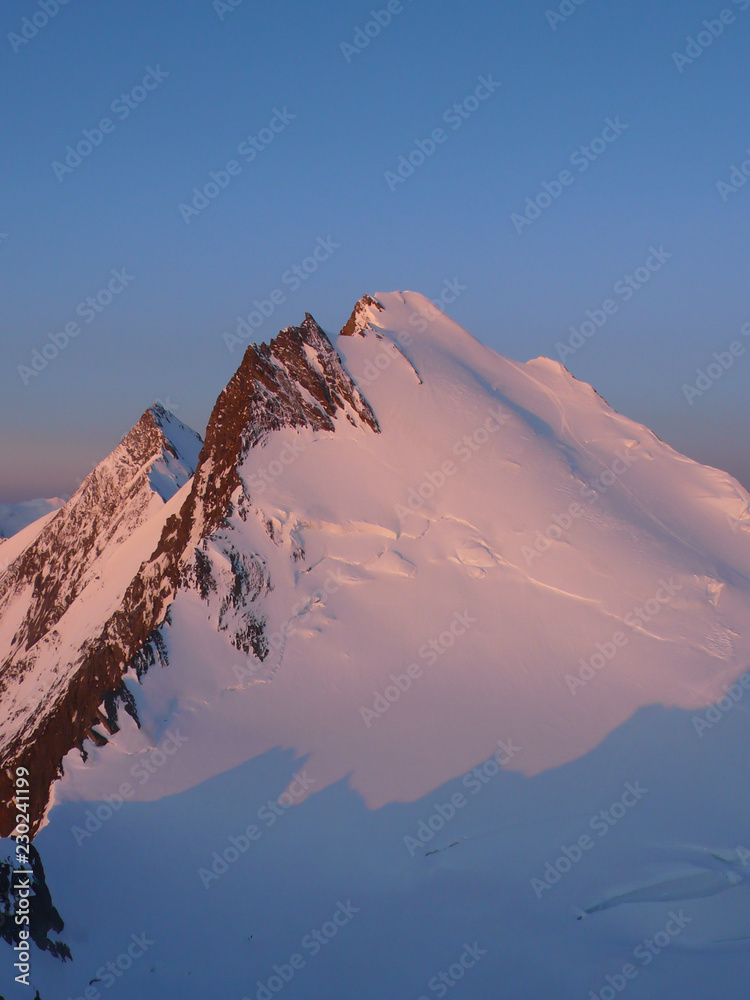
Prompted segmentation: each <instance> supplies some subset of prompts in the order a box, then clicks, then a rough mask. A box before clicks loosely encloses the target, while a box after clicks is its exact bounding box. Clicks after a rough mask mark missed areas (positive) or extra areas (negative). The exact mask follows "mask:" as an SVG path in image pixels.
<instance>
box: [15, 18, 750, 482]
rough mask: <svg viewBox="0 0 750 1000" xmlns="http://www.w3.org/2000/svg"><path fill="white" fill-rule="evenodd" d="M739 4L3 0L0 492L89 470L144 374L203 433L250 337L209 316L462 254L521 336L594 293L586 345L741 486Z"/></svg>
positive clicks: (425, 281)
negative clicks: (708, 371) (228, 337)
mask: <svg viewBox="0 0 750 1000" xmlns="http://www.w3.org/2000/svg"><path fill="white" fill-rule="evenodd" d="M45 6H46V9H47V13H46V14H45V12H44V8H45ZM743 7H748V8H750V0H740V2H738V3H735V2H733V0H726V3H725V6H723V3H722V0H682V2H680V3H679V4H677V3H671V4H668V3H654V2H653V0H630V2H628V3H627V4H621V3H614V2H613V0H584V2H583V3H579V4H575V3H574V2H573V0H563V3H562V4H561V5H559V6H556V5H554V4H552V3H548V2H546V0H515V2H514V0H509V2H505V3H498V2H497V0H492V2H490V0H474V2H473V3H471V4H460V3H457V2H455V0H454V2H449V0H403V2H402V3H399V2H398V0H391V4H390V10H388V4H387V0H386V2H383V0H377V2H375V3H374V4H373V3H371V2H363V3H361V4H360V3H357V2H353V0H327V2H326V3H325V4H310V3H302V2H300V0H279V2H276V3H273V4H268V3H266V4H261V3H259V2H257V0H231V2H226V3H222V2H217V3H212V2H211V0H159V2H158V3H154V2H153V0H127V2H122V3H95V2H94V0H68V2H67V3H64V4H62V5H61V6H59V7H58V3H57V0H13V2H12V3H6V4H4V5H3V7H2V11H1V12H0V21H1V23H2V31H0V52H1V53H2V56H1V57H0V102H1V104H2V121H3V128H2V132H1V133H0V144H2V180H1V182H0V183H1V184H2V205H1V207H0V283H1V291H2V301H3V309H2V315H1V318H0V323H1V332H2V337H1V339H0V349H1V351H2V354H1V357H2V364H1V365H0V429H1V430H0V440H2V451H1V453H0V454H1V457H2V461H0V500H6V501H15V500H19V499H23V498H27V497H32V496H51V495H55V494H68V493H70V492H72V490H73V489H74V488H75V486H76V485H77V483H78V481H80V479H81V477H82V476H83V475H84V474H85V473H86V472H87V471H88V469H89V468H90V467H91V466H92V465H93V464H95V462H97V461H98V460H99V459H101V458H103V457H104V456H105V455H106V454H107V452H108V451H109V450H111V448H112V447H113V446H114V445H115V444H116V443H117V441H118V440H119V439H120V438H121V437H122V435H123V434H124V433H125V432H127V430H128V429H129V428H130V427H131V426H132V424H133V423H135V421H136V420H137V419H138V417H139V415H140V413H141V412H142V411H143V410H144V409H145V408H146V407H147V406H148V405H150V403H151V402H153V400H154V399H157V398H158V399H160V400H162V401H163V402H164V403H165V404H166V405H167V406H169V407H170V408H172V409H173V410H174V411H175V412H176V414H177V415H178V416H179V417H180V418H181V419H183V420H184V421H186V422H187V423H190V424H191V425H192V426H194V427H195V428H196V429H197V430H199V431H202V430H203V429H204V427H205V423H206V420H207V418H208V415H209V413H210V409H211V406H212V405H213V402H214V400H215V398H216V396H217V395H218V393H219V392H220V391H221V389H222V388H223V386H224V385H225V383H226V382H227V381H228V379H229V378H230V376H231V374H232V372H233V371H234V369H235V368H236V366H237V364H238V363H239V360H240V357H241V349H242V348H241V347H238V346H235V349H234V352H233V353H231V352H230V350H229V348H228V346H227V344H226V342H225V339H224V337H223V334H224V333H230V332H234V331H235V330H236V326H237V317H238V315H242V314H244V315H247V314H248V313H249V312H250V310H251V309H252V308H253V300H258V301H259V302H261V303H262V302H263V300H268V301H269V303H270V302H271V300H270V298H269V296H270V294H271V292H272V291H273V290H274V289H279V290H280V293H283V301H280V300H281V299H282V294H277V295H276V299H277V303H274V304H273V305H272V306H271V305H270V304H269V305H268V306H267V307H266V308H267V309H269V310H270V309H272V315H271V316H270V317H269V318H268V319H265V320H264V323H263V325H262V326H259V328H258V330H257V332H256V333H255V334H254V335H253V336H254V338H255V339H258V340H262V339H268V338H270V337H271V336H272V335H274V334H275V333H276V332H278V330H279V328H281V327H283V326H286V325H289V324H291V323H298V322H299V321H301V319H302V318H303V316H304V312H305V311H306V310H307V311H310V312H311V313H313V315H314V316H315V317H316V319H317V320H318V321H319V322H320V323H321V324H322V325H323V326H324V327H325V328H326V329H328V330H329V331H330V332H337V331H338V329H339V328H340V327H341V325H342V324H343V322H344V321H345V320H346V318H347V316H348V314H349V312H350V311H351V308H352V306H353V304H354V302H355V301H356V300H357V299H358V298H359V297H360V296H361V295H362V294H363V293H364V292H374V291H377V290H395V289H404V288H408V289H414V290H417V291H420V292H423V293H424V294H426V295H428V296H430V297H434V296H438V295H439V294H440V293H441V291H442V290H443V289H444V288H445V282H446V281H448V282H456V281H457V282H458V285H459V286H465V287H464V289H463V290H461V292H460V294H459V295H458V296H457V297H456V301H455V302H452V303H451V304H450V305H448V307H447V308H448V311H449V313H450V314H451V315H452V316H453V317H454V318H455V319H457V320H458V321H459V322H461V323H462V324H463V325H464V326H466V327H468V328H469V329H470V330H471V331H472V332H473V333H474V334H475V335H476V336H478V337H479V338H480V339H482V340H484V341H485V342H486V343H488V344H490V345H491V346H492V347H494V348H496V349H497V350H498V351H500V352H501V353H503V354H505V355H507V356H509V357H512V358H516V359H519V360H527V359H528V358H531V357H536V356H538V355H540V354H546V355H549V356H551V357H559V356H560V355H559V348H558V347H557V345H558V344H561V343H565V342H567V341H569V339H570V337H571V336H572V335H571V332H570V327H571V326H574V327H580V325H581V324H582V323H583V322H584V321H586V319H587V311H590V312H591V313H593V315H594V319H593V320H592V321H591V322H592V324H593V325H594V326H596V321H597V320H598V321H599V323H600V324H601V327H600V328H598V327H597V328H596V331H595V332H594V335H593V336H591V337H589V338H583V337H581V338H580V339H579V340H578V341H575V340H574V342H573V343H574V344H575V343H582V344H583V346H580V347H578V348H577V349H576V350H575V351H573V352H572V353H569V354H568V353H566V355H565V363H566V365H567V366H568V367H569V368H570V370H571V371H572V372H573V373H574V374H575V375H576V376H578V377H579V378H583V379H585V380H587V381H589V382H591V383H592V384H593V385H594V386H595V387H596V389H597V390H598V391H599V392H600V393H601V394H602V395H603V396H604V397H605V398H606V399H607V400H608V401H609V402H610V403H611V404H612V405H613V406H615V407H616V408H617V409H618V410H621V411H622V412H625V413H627V414H628V415H630V416H632V417H634V418H636V419H638V420H641V421H643V422H644V423H647V424H649V425H650V426H651V427H652V428H653V429H654V430H655V431H656V432H657V433H658V434H659V435H660V436H661V437H663V438H665V439H666V440H667V441H669V442H670V443H671V444H673V445H674V446H675V447H677V448H679V449H680V450H681V451H684V452H686V453H687V454H689V455H691V456H693V457H696V458H698V459H699V460H701V461H704V462H708V463H710V464H713V465H717V466H720V467H723V468H726V469H728V470H729V471H731V472H733V473H734V474H735V475H737V476H738V477H739V478H741V479H742V480H743V481H744V483H745V485H750V456H749V455H748V447H747V444H746V440H745V433H744V430H745V424H746V414H747V395H748V394H747V386H748V377H749V376H750V338H743V335H742V333H741V328H742V326H743V324H745V323H746V322H748V321H750V293H749V292H748V278H747V275H748V272H749V271H750V267H749V265H750V249H749V244H748V236H749V235H750V230H749V229H748V212H749V210H750V184H747V186H746V187H745V186H742V187H741V186H740V185H739V183H738V182H739V181H740V180H743V179H744V175H742V174H736V175H735V182H736V183H735V186H736V188H737V190H732V189H730V188H727V187H725V188H723V189H722V191H723V193H722V192H720V191H719V189H718V187H717V183H718V182H719V181H724V182H728V181H729V179H730V174H731V169H732V166H733V165H734V164H736V165H737V166H741V164H742V163H743V161H747V160H748V159H750V152H748V149H749V148H750V114H748V109H749V106H750V93H749V92H748V88H747V57H748V40H749V39H750V9H746V10H743V9H742V8H743ZM56 8H58V9H57V10H56ZM722 9H724V10H725V11H727V13H725V14H724V15H723V16H724V21H722V20H721V11H722ZM560 10H562V13H561V14H559V15H558V16H557V17H551V16H550V15H549V14H548V11H560ZM371 11H375V13H376V15H377V18H376V21H377V20H379V21H380V22H382V26H381V25H379V24H377V23H376V21H373V15H372V13H371ZM381 11H384V13H380V12H381ZM389 17H390V23H387V24H386V23H385V22H387V21H388V19H389ZM45 21H46V23H45ZM704 21H708V22H709V25H710V27H709V28H706V27H705V26H704V24H703V22H704ZM368 22H370V23H369V24H368ZM357 29H360V30H359V31H358V30H357ZM711 29H713V31H712V30H711ZM24 32H25V35H26V36H27V37H24ZM368 32H369V34H368ZM690 36H692V38H693V39H696V41H694V42H693V45H692V47H690V49H688V38H689V37H690ZM365 41H367V42H368V44H367V45H365V44H364V42H365ZM708 42H710V45H709V44H708ZM704 46H705V47H704ZM688 51H689V52H690V53H692V55H691V56H690V60H691V61H689V60H688V58H684V59H683V58H678V59H675V58H674V53H676V52H677V53H679V52H682V53H683V54H685V53H686V52H688ZM678 63H679V64H680V65H679V66H678V65H677V64H678ZM480 78H483V79H484V83H480ZM498 84H499V86H498ZM477 88H479V90H478V91H477ZM477 93H478V95H479V96H478V97H477V96H476V94H477ZM480 98H481V99H480ZM455 105H458V110H456V109H455ZM450 109H453V110H450ZM446 113H447V117H446ZM102 119H106V122H104V123H102ZM607 119H609V120H610V122H611V123H613V125H607V124H606V123H607ZM624 126H627V128H625V127H624ZM435 129H442V131H441V132H440V133H438V136H439V141H437V142H435V143H434V148H432V147H431V145H430V142H425V140H428V139H430V137H431V135H432V133H433V131H434V130H435ZM86 132H88V133H89V134H88V137H87V136H86V135H85V133H86ZM603 134H604V138H602V135H603ZM417 141H419V142H420V143H421V145H422V152H420V151H419V149H418V146H417ZM431 141H434V140H431ZM79 143H81V146H80V148H79V150H78V151H76V147H77V146H78V144H79ZM68 147H71V148H70V150H68ZM582 147H586V148H587V150H588V152H586V151H585V150H584V151H581V148H582ZM577 150H578V151H579V152H576V151H577ZM427 154H429V155H427ZM410 156H411V160H412V164H414V163H416V164H417V165H416V166H411V165H410V164H409V163H408V159H409V157H410ZM66 157H67V162H66ZM401 157H403V158H404V159H403V160H400V158H401ZM420 157H421V158H422V159H423V160H424V162H420ZM229 161H235V163H236V166H234V167H232V168H231V170H232V171H234V172H233V173H232V172H231V171H228V170H227V164H228V163H229ZM399 163H400V164H401V170H402V173H403V174H408V173H409V171H410V170H411V171H412V172H411V173H410V175H409V176H406V177H404V178H403V179H401V178H398V179H396V178H397V176H398V175H397V170H398V167H399ZM747 169H748V173H750V163H748V164H747ZM566 170H567V171H568V173H567V174H565V175H564V182H563V181H560V180H558V178H559V176H560V174H561V172H562V171H566ZM212 171H213V172H214V174H215V175H216V178H217V180H215V181H212V178H211V176H210V175H211V172H212ZM555 181H557V183H554V182H555ZM545 182H547V184H548V189H547V190H545V189H544V188H543V184H544V183H545ZM211 183H213V184H214V185H215V186H214V187H209V189H208V191H209V193H210V194H211V195H215V197H210V198H209V197H206V196H205V195H204V196H203V197H202V200H201V195H200V193H199V194H198V198H197V199H196V192H195V191H194V189H195V188H198V189H201V188H204V187H205V185H206V184H211ZM221 185H223V186H221ZM540 195H541V197H538V196H540ZM194 199H195V205H193V204H191V203H192V202H193V200H194ZM527 199H531V202H529V201H527ZM537 199H538V201H539V203H540V204H541V206H542V207H541V208H539V207H537V206H534V205H533V202H534V200H537ZM548 203H549V204H548ZM181 206H183V207H182V208H181ZM196 206H197V207H196ZM202 206H205V207H202ZM524 212H526V213H527V214H526V216H525V218H524V219H523V221H520V218H521V216H522V214H523V213H524ZM514 215H515V216H516V218H515V221H514V220H513V216H514ZM534 215H536V216H538V217H537V218H534V219H533V221H530V220H531V216H534ZM519 230H520V232H519ZM333 244H336V246H333ZM316 247H317V248H318V257H319V258H325V259H323V260H321V261H320V262H319V263H318V266H317V269H316V270H315V272H314V273H311V274H309V275H308V274H307V273H306V272H305V271H304V270H302V271H301V274H302V275H303V276H304V280H303V279H301V278H298V277H297V278H295V272H294V268H295V267H301V266H302V262H303V261H304V260H305V258H308V257H310V255H311V254H312V253H313V251H314V250H315V248H316ZM652 247H653V248H654V249H655V250H656V251H657V254H656V255H654V254H653V252H652V250H651V248H652ZM667 254H671V255H672V256H671V257H667ZM647 262H648V264H649V265H650V267H651V269H652V270H651V271H650V272H649V271H648V269H647ZM307 267H308V269H309V270H312V269H313V267H314V264H313V262H311V261H308V262H307ZM639 268H641V271H640V272H638V270H637V269H639ZM643 268H646V270H645V271H644V270H643ZM113 271H115V272H119V273H120V277H119V278H117V277H113V274H112V272H113ZM638 273H640V275H641V280H643V279H644V277H645V276H646V275H648V276H649V280H648V282H647V283H644V284H643V287H640V281H639V279H638V278H637V277H635V278H633V279H632V281H631V282H630V283H628V282H627V281H626V284H624V285H623V284H618V283H619V282H621V281H622V280H623V279H625V276H626V275H637V274H638ZM296 285H299V287H296ZM108 286H110V287H108ZM634 286H635V287H634ZM628 288H630V295H628V292H627V289H628ZM636 289H637V290H636ZM450 294H451V297H453V293H450ZM97 295H99V301H97V302H96V308H95V309H91V308H90V307H88V306H86V304H85V303H86V300H87V298H88V297H89V296H93V297H95V298H96V296H97ZM605 300H610V305H609V309H610V312H611V315H606V313H605V312H604V310H602V304H603V303H604V302H605ZM81 303H83V306H80V304H81ZM79 307H80V308H79ZM615 307H616V311H615ZM597 310H602V311H601V313H599V312H598V311H597ZM602 319H603V320H604V322H603V323H602V322H601V321H602ZM66 324H72V326H70V327H69V330H71V331H73V330H75V331H78V332H75V333H74V335H73V336H72V338H71V339H70V340H69V343H68V344H67V346H63V347H62V348H60V349H59V350H58V352H57V356H54V354H55V348H54V347H53V346H48V347H47V350H46V353H47V355H48V356H49V360H48V361H47V364H46V367H43V368H42V365H43V363H44V360H45V359H44V358H43V357H42V356H41V355H39V356H36V355H34V354H33V352H34V351H35V350H36V351H40V352H41V351H43V350H44V348H45V345H50V344H51V343H52V341H51V340H50V335H51V334H54V335H56V337H57V340H58V344H62V345H64V344H65V337H66V336H67V334H66V335H65V336H63V333H64V331H65V328H66ZM592 329H593V327H590V328H589V331H590V332H591V330H592ZM747 329H748V331H750V327H748V328H747ZM737 340H739V341H740V342H741V343H742V347H743V349H744V354H740V355H739V356H737V357H731V355H729V354H728V353H727V354H726V356H725V357H724V361H725V363H726V364H728V361H727V358H729V360H730V361H732V362H733V363H732V366H731V368H729V369H728V370H727V371H726V372H724V371H723V369H719V368H714V369H713V372H714V375H716V374H717V373H718V374H720V375H721V377H720V378H718V379H716V380H715V381H712V380H711V379H710V378H709V379H708V382H705V381H704V382H703V383H702V385H704V386H705V385H709V386H710V388H709V389H708V390H707V391H705V392H703V394H702V395H699V394H697V393H696V394H695V395H693V394H691V396H692V399H691V402H689V401H688V399H687V398H686V395H685V392H684V391H683V388H682V387H683V385H686V384H689V383H691V382H692V383H693V384H695V380H696V378H697V376H696V370H697V369H699V368H701V369H705V368H706V366H707V365H709V364H712V363H713V362H714V359H713V357H712V355H713V353H714V352H717V353H719V354H720V355H721V356H723V355H722V352H728V351H729V345H731V344H732V342H734V341H737ZM246 342H247V340H245V341H244V343H246ZM32 357H36V358H37V361H36V364H37V367H39V368H41V370H40V371H39V372H38V373H37V374H29V372H30V371H33V369H32V368H31V361H32ZM19 366H21V371H19Z"/></svg>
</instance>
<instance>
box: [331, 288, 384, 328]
mask: <svg viewBox="0 0 750 1000" xmlns="http://www.w3.org/2000/svg"><path fill="white" fill-rule="evenodd" d="M383 308H384V307H383V306H382V305H381V303H380V302H378V300H377V299H374V298H373V297H372V295H363V296H362V298H361V299H360V300H359V302H358V303H357V304H356V305H355V307H354V310H353V312H352V314H351V316H350V317H349V319H348V320H347V321H346V323H345V325H344V326H343V328H342V330H341V333H340V334H339V336H340V337H354V336H357V335H359V336H364V333H365V330H368V329H371V326H370V323H371V318H372V316H373V314H374V313H376V312H382V311H383Z"/></svg>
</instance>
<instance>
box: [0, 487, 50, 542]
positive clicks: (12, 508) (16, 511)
mask: <svg viewBox="0 0 750 1000" xmlns="http://www.w3.org/2000/svg"><path fill="white" fill-rule="evenodd" d="M64 504H65V501H64V500H61V499H60V497H52V499H51V500H22V501H21V503H0V540H1V539H3V538H11V537H12V536H13V535H15V534H17V533H18V532H19V531H21V529H22V528H26V527H27V526H28V525H30V524H32V523H33V522H34V521H38V520H39V519H40V518H42V517H45V516H46V515H47V514H50V513H54V511H56V510H59V509H60V508H61V507H62V506H63V505H64Z"/></svg>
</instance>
